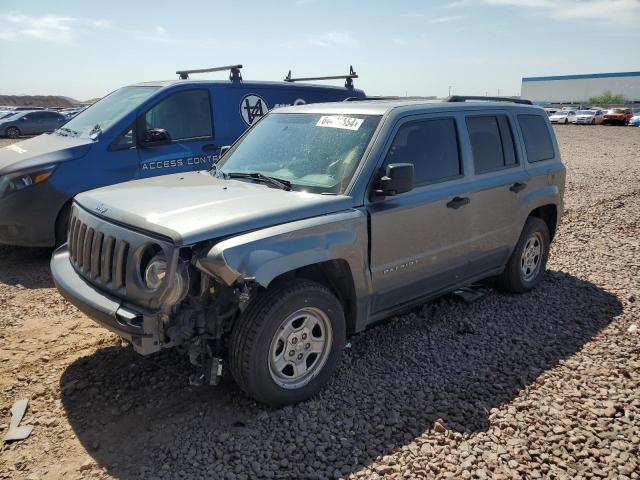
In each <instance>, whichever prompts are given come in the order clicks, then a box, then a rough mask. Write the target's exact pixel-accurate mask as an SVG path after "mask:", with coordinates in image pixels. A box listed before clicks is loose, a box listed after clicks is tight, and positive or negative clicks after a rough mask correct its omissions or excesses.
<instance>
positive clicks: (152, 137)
mask: <svg viewBox="0 0 640 480" xmlns="http://www.w3.org/2000/svg"><path fill="white" fill-rule="evenodd" d="M169 143H171V135H169V132H167V131H166V130H165V129H164V128H151V129H149V130H145V132H144V146H145V147H156V146H159V145H167V144H169Z"/></svg>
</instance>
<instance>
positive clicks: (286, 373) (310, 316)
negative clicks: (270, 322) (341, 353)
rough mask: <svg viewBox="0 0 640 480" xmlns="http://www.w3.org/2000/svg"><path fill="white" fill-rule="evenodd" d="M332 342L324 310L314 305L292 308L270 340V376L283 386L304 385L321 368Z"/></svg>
mask: <svg viewBox="0 0 640 480" xmlns="http://www.w3.org/2000/svg"><path fill="white" fill-rule="evenodd" d="M332 343H333V331H332V329H331V322H330V321H329V317H328V316H327V314H326V313H324V312H323V311H322V310H320V309H318V308H314V307H305V308H301V309H300V310H297V311H295V312H294V313H292V314H291V315H289V316H288V317H287V318H285V319H284V321H283V322H282V323H281V324H280V326H279V327H278V329H277V330H276V333H275V335H274V336H273V339H272V340H271V346H270V348H269V372H270V373H271V377H272V378H273V380H274V381H275V382H276V383H277V384H278V385H279V386H280V387H282V388H286V389H296V388H300V387H303V386H304V385H306V384H307V383H309V382H310V381H311V380H312V379H313V378H314V377H315V376H316V375H318V373H320V371H321V370H322V367H323V366H324V364H325V363H326V362H327V358H328V357H329V352H330V351H331V346H332Z"/></svg>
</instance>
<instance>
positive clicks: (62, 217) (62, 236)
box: [55, 203, 71, 248]
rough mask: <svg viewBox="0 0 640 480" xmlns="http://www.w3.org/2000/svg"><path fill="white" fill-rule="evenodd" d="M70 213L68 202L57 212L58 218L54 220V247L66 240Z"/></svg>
mask: <svg viewBox="0 0 640 480" xmlns="http://www.w3.org/2000/svg"><path fill="white" fill-rule="evenodd" d="M70 215H71V205H69V204H68V203H67V204H66V205H65V206H64V207H62V210H60V213H59V214H58V218H57V220H56V231H55V234H56V244H55V247H56V248H58V247H59V246H60V245H62V244H63V243H65V242H66V241H67V237H68V235H69V216H70Z"/></svg>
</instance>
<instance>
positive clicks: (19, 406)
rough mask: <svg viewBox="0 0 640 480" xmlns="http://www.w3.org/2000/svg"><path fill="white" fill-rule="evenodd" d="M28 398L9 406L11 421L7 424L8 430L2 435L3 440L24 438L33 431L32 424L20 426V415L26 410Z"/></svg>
mask: <svg viewBox="0 0 640 480" xmlns="http://www.w3.org/2000/svg"><path fill="white" fill-rule="evenodd" d="M28 402H29V401H28V400H24V399H23V400H18V401H17V402H15V403H14V404H13V406H12V407H11V422H10V424H9V430H7V434H6V435H5V436H4V441H5V442H11V441H13V440H24V439H25V438H27V437H28V436H29V435H31V432H32V431H33V425H27V426H25V427H21V426H20V422H21V421H22V417H24V414H25V412H26V411H27V403H28Z"/></svg>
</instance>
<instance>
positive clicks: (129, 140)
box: [111, 127, 133, 150]
mask: <svg viewBox="0 0 640 480" xmlns="http://www.w3.org/2000/svg"><path fill="white" fill-rule="evenodd" d="M131 147H133V127H131V128H130V129H128V130H127V131H126V132H124V133H123V134H122V135H120V136H119V137H118V139H117V140H116V141H115V142H114V143H113V144H112V146H111V148H112V149H114V148H115V149H116V150H121V149H125V148H131Z"/></svg>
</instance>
